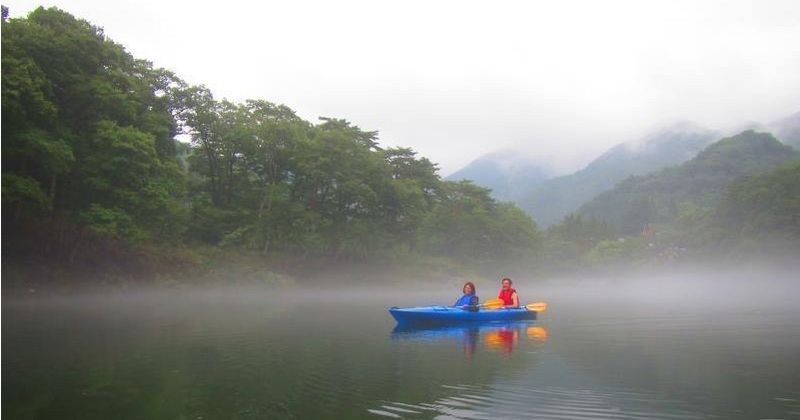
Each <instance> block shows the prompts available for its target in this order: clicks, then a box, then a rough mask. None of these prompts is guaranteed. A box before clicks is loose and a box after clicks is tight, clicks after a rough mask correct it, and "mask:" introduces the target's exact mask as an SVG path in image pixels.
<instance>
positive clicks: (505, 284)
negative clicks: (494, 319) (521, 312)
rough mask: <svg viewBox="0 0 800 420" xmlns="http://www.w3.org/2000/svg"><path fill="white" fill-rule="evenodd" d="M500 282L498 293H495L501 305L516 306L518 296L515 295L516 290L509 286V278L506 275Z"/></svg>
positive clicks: (517, 305) (517, 304)
mask: <svg viewBox="0 0 800 420" xmlns="http://www.w3.org/2000/svg"><path fill="white" fill-rule="evenodd" d="M501 284H502V287H501V288H500V293H499V294H498V295H497V298H498V299H501V300H502V301H503V307H504V308H518V307H519V296H517V291H516V290H514V288H512V287H511V279H510V278H508V277H506V278H504V279H503V280H502V282H501Z"/></svg>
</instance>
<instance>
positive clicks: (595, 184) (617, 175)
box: [517, 122, 718, 226]
mask: <svg viewBox="0 0 800 420" xmlns="http://www.w3.org/2000/svg"><path fill="white" fill-rule="evenodd" d="M716 138H718V134H717V132H715V131H713V130H709V129H706V128H703V127H700V126H698V125H695V124H693V123H690V122H681V123H678V124H675V125H672V126H670V127H668V128H666V129H664V130H661V131H658V132H656V133H654V134H652V135H649V136H647V137H645V138H643V139H641V140H639V141H636V142H630V143H624V144H619V145H617V146H614V147H613V148H611V149H610V150H609V151H607V152H606V153H604V154H603V155H602V156H600V157H598V158H597V159H595V160H594V161H593V162H591V163H590V164H589V165H588V166H587V167H586V168H584V169H582V170H580V171H578V172H576V173H574V174H571V175H565V176H560V177H556V178H552V179H549V180H547V181H545V182H543V183H541V185H539V186H538V187H536V188H535V189H533V191H532V192H531V193H530V194H529V195H528V196H527V197H525V198H523V199H521V200H519V201H517V203H518V204H519V205H520V206H521V207H522V208H523V209H525V210H526V211H527V212H528V213H530V214H531V215H532V216H533V218H534V219H535V220H536V222H537V223H538V224H539V225H541V226H550V225H553V224H555V223H558V222H559V221H561V219H563V218H564V216H566V215H568V214H570V213H572V212H574V211H575V210H577V209H578V208H579V207H580V206H581V205H582V204H584V203H586V202H588V201H589V200H591V199H592V198H594V197H596V196H597V195H598V194H600V193H602V192H603V191H607V190H609V189H611V188H612V187H614V185H615V184H616V183H618V182H619V181H621V180H623V179H625V178H627V177H629V176H631V175H642V174H646V173H649V172H654V171H657V170H659V169H662V168H665V167H667V166H671V165H675V164H678V163H682V162H685V161H687V160H689V159H691V158H692V157H694V156H695V155H697V153H698V152H700V150H703V148H704V147H706V146H708V145H709V144H711V142H713V141H714V140H715V139H716Z"/></svg>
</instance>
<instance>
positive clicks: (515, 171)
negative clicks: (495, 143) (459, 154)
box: [445, 152, 550, 201]
mask: <svg viewBox="0 0 800 420" xmlns="http://www.w3.org/2000/svg"><path fill="white" fill-rule="evenodd" d="M548 178H550V171H549V170H548V169H545V167H544V165H542V164H541V163H539V162H536V161H534V160H533V159H531V158H526V157H520V156H519V155H518V154H516V153H512V152H498V153H491V154H487V155H484V156H481V157H479V158H478V159H475V160H473V161H472V162H470V163H469V164H468V165H467V166H465V167H464V168H462V169H460V170H458V171H456V172H455V173H453V174H451V175H449V176H447V177H445V179H447V180H450V181H460V180H462V179H467V180H470V181H472V182H474V183H475V184H477V185H480V186H481V187H485V188H490V189H491V190H492V197H494V198H495V199H497V200H501V201H517V200H519V199H521V198H522V197H525V196H526V195H528V194H530V192H531V191H532V190H533V189H534V188H535V187H537V186H538V185H540V184H541V183H542V182H544V181H545V180H547V179H548Z"/></svg>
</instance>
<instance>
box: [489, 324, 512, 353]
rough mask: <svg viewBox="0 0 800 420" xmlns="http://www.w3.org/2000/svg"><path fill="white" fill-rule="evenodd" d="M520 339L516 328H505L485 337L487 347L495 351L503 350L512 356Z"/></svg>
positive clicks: (491, 332)
mask: <svg viewBox="0 0 800 420" xmlns="http://www.w3.org/2000/svg"><path fill="white" fill-rule="evenodd" d="M518 339H519V330H517V329H516V328H503V329H499V330H494V331H490V332H488V333H486V335H485V336H484V337H483V340H484V342H486V347H488V348H490V349H493V350H502V351H504V352H506V353H509V354H511V352H512V351H514V346H515V345H516V344H517V340H518Z"/></svg>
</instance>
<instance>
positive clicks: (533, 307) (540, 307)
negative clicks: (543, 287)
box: [525, 302, 547, 312]
mask: <svg viewBox="0 0 800 420" xmlns="http://www.w3.org/2000/svg"><path fill="white" fill-rule="evenodd" d="M525 307H526V308H528V310H529V311H536V312H544V311H546V310H547V302H535V303H529V304H527V305H525Z"/></svg>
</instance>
